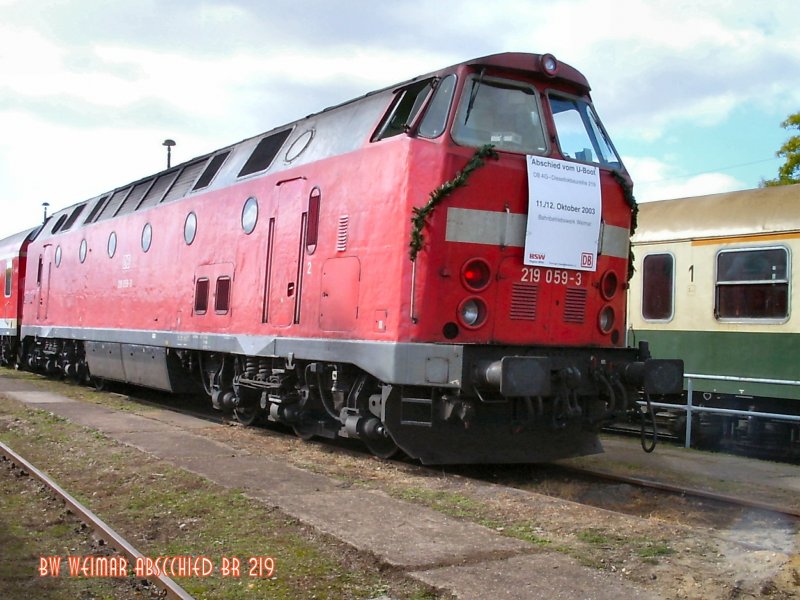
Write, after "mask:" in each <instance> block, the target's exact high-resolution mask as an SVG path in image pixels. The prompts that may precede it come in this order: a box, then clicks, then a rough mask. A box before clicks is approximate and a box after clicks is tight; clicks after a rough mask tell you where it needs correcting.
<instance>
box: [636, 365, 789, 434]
mask: <svg viewBox="0 0 800 600" xmlns="http://www.w3.org/2000/svg"><path fill="white" fill-rule="evenodd" d="M683 377H684V379H685V380H686V381H687V385H686V404H670V403H666V402H652V401H651V402H650V404H651V405H652V406H654V407H657V408H669V409H673V410H682V411H684V412H686V435H685V442H684V446H685V447H686V448H689V447H691V445H692V413H704V412H705V413H712V414H721V415H733V416H741V417H759V418H765V419H774V420H776V421H796V422H800V415H786V414H781V413H766V412H758V411H753V410H735V409H730V408H710V407H705V406H695V405H694V404H692V396H693V392H694V380H704V381H734V382H739V383H762V384H769V385H788V386H795V387H800V381H796V380H791V379H764V378H757V377H733V376H730V375H701V374H696V373H685V374H684V376H683ZM638 404H639V405H641V406H644V405H645V404H646V403H645V402H644V401H641V400H640V401H639V402H638Z"/></svg>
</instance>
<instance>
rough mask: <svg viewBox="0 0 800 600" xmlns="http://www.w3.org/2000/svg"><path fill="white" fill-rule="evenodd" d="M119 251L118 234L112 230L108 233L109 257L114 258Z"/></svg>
mask: <svg viewBox="0 0 800 600" xmlns="http://www.w3.org/2000/svg"><path fill="white" fill-rule="evenodd" d="M116 252H117V234H116V232H114V231H112V232H111V233H110V234H109V235H108V258H114V254H115V253H116Z"/></svg>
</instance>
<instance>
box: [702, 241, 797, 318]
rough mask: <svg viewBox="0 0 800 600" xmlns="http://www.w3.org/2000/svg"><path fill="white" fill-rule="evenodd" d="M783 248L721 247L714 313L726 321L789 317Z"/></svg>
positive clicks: (784, 249)
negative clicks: (724, 248) (728, 248)
mask: <svg viewBox="0 0 800 600" xmlns="http://www.w3.org/2000/svg"><path fill="white" fill-rule="evenodd" d="M788 274H789V252H788V251H787V250H786V248H754V249H752V248H748V249H739V250H723V251H721V252H720V253H719V254H717V280H716V294H715V306H714V314H715V315H716V317H717V319H720V320H726V319H733V320H751V319H752V320H784V319H786V318H787V317H788V316H789V278H788Z"/></svg>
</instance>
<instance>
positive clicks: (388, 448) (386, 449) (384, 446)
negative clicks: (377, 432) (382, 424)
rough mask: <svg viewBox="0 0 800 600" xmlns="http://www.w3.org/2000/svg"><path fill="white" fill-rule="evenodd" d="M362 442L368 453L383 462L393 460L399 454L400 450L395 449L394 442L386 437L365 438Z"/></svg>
mask: <svg viewBox="0 0 800 600" xmlns="http://www.w3.org/2000/svg"><path fill="white" fill-rule="evenodd" d="M363 440H364V444H366V446H367V448H369V451H370V452H372V454H374V455H375V456H377V457H378V458H382V459H383V460H389V459H390V458H395V457H396V456H397V455H398V454H400V448H398V447H397V444H395V443H394V440H393V439H392V438H391V437H390V436H388V435H387V436H386V437H381V438H366V437H365V438H363Z"/></svg>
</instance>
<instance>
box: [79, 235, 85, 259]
mask: <svg viewBox="0 0 800 600" xmlns="http://www.w3.org/2000/svg"><path fill="white" fill-rule="evenodd" d="M78 258H79V259H80V261H81V262H83V261H85V260H86V240H85V239H84V240H81V247H80V249H79V250H78Z"/></svg>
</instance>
